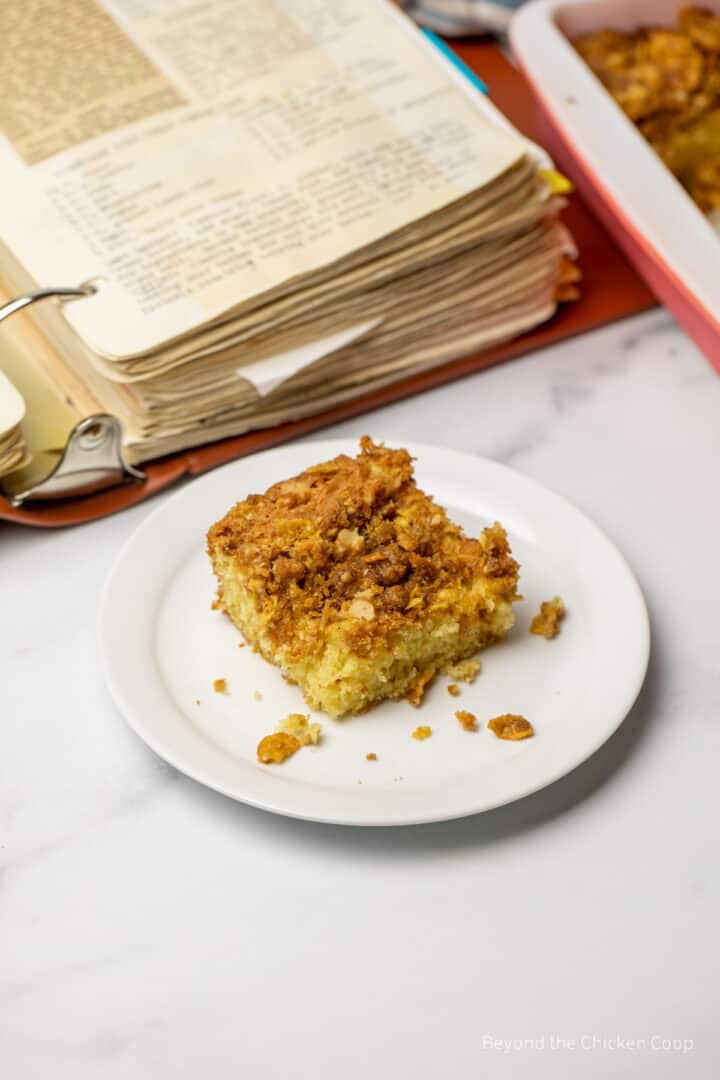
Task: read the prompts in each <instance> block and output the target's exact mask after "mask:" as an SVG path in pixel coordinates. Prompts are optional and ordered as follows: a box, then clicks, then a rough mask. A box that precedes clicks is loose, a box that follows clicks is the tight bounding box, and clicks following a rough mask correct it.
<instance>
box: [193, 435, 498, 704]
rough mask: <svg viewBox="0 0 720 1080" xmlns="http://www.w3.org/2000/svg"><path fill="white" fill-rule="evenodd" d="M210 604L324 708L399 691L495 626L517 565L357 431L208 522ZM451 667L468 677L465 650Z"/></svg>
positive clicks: (492, 637) (394, 455)
mask: <svg viewBox="0 0 720 1080" xmlns="http://www.w3.org/2000/svg"><path fill="white" fill-rule="evenodd" d="M208 551H209V554H210V557H211V559H212V562H213V567H214V569H215V573H216V575H217V577H218V580H219V582H220V590H219V593H220V595H219V604H220V606H221V608H222V609H223V610H224V611H225V612H226V613H227V614H228V616H229V617H230V618H231V619H232V620H233V622H234V623H235V624H236V626H238V627H239V629H240V630H241V631H242V633H243V634H244V635H245V637H246V639H247V641H248V643H249V644H251V645H252V647H253V648H254V649H255V650H256V651H258V652H259V653H261V654H262V655H263V656H264V657H265V658H266V659H268V660H270V662H271V663H274V664H276V665H277V666H278V667H279V668H280V669H281V671H283V672H284V673H285V674H286V677H287V678H288V681H291V680H292V681H293V682H294V683H295V684H297V685H299V686H300V688H301V689H302V691H303V693H304V694H305V697H306V700H307V701H308V704H310V705H312V707H313V708H322V709H324V710H325V711H327V712H328V713H330V715H332V716H336V717H339V716H345V715H349V714H354V713H358V712H361V711H363V710H364V709H366V708H368V707H369V706H370V705H372V704H373V703H375V702H376V701H378V700H381V699H382V698H383V697H401V696H402V695H404V694H406V693H407V692H408V687H410V693H409V697H410V700H412V701H413V702H414V703H416V704H417V703H419V701H420V700H421V698H422V695H423V691H424V690H425V688H426V685H427V683H428V682H429V680H430V679H431V678H432V674H433V672H435V671H437V670H439V669H441V668H443V669H444V666H445V665H446V664H447V663H449V662H452V661H453V660H454V658H456V657H461V656H468V655H471V654H472V653H474V652H475V651H476V650H478V649H481V648H485V647H486V646H487V645H490V644H492V643H493V642H494V641H498V640H500V639H501V638H502V637H504V635H505V633H506V632H507V630H508V628H509V627H510V626H511V625H512V621H513V614H512V604H513V602H514V601H515V600H516V599H517V579H518V566H517V563H516V562H515V560H514V559H513V557H512V555H511V553H510V547H509V544H508V539H507V536H506V534H505V531H504V529H503V528H502V526H501V525H499V524H497V523H495V524H494V525H491V526H489V527H488V528H486V529H485V530H484V531H483V533H482V535H481V536H480V537H479V538H478V539H472V538H470V537H467V536H465V534H464V533H463V531H462V529H461V528H460V527H459V526H457V525H455V524H453V522H451V521H449V520H448V518H447V515H446V513H445V511H444V510H443V509H442V508H441V507H439V506H438V505H437V504H436V503H434V502H433V500H432V499H431V498H430V497H429V496H427V495H425V494H424V493H423V492H422V491H419V490H418V488H417V486H416V484H415V481H414V479H413V475H412V462H411V459H410V456H409V454H408V453H407V451H405V450H389V449H387V448H386V447H384V446H376V445H374V444H373V443H372V442H370V440H369V439H363V440H362V442H361V453H360V454H359V455H358V456H357V457H356V458H350V457H348V456H346V455H340V456H339V457H337V458H335V459H334V460H333V461H328V462H324V463H323V464H321V465H318V466H315V467H314V468H311V469H307V470H306V471H305V472H303V473H301V474H300V475H299V476H296V477H293V478H292V479H291V480H287V481H285V482H284V483H280V484H275V485H274V486H273V487H271V488H269V490H268V491H267V492H266V493H265V494H264V495H251V496H249V497H248V498H247V499H245V500H244V501H243V502H240V503H238V504H237V505H236V506H234V507H233V508H232V509H231V510H230V511H229V512H228V513H227V514H226V515H225V517H224V518H223V519H222V520H221V521H219V522H217V523H216V524H215V525H214V526H213V527H212V528H211V529H210V531H209V533H208ZM470 663H471V665H472V667H471V668H470V669H469V670H468V671H466V672H465V673H464V674H463V675H462V676H459V677H465V678H472V677H473V675H474V674H475V672H476V671H477V669H478V664H477V661H475V662H470Z"/></svg>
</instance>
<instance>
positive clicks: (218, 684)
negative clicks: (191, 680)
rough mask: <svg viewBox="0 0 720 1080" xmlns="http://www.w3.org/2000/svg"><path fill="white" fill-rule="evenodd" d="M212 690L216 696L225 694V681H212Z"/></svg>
mask: <svg viewBox="0 0 720 1080" xmlns="http://www.w3.org/2000/svg"><path fill="white" fill-rule="evenodd" d="M213 690H214V691H215V693H216V694H227V692H228V685H227V679H213Z"/></svg>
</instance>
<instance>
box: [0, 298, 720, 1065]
mask: <svg viewBox="0 0 720 1080" xmlns="http://www.w3.org/2000/svg"><path fill="white" fill-rule="evenodd" d="M365 431H368V432H370V433H371V434H373V435H374V436H375V437H379V438H383V437H385V438H388V439H393V440H400V441H402V440H403V439H417V440H424V441H426V442H435V443H438V444H440V445H444V446H451V447H457V448H460V449H463V450H467V451H470V452H473V453H477V454H482V455H487V456H489V457H492V458H495V459H497V460H499V461H503V462H507V463H510V464H512V465H513V466H515V467H516V468H518V469H521V470H523V471H524V472H526V473H528V474H529V475H531V476H533V477H536V478H537V479H538V480H540V481H542V482H543V483H544V484H546V485H548V486H549V487H551V488H554V489H555V490H556V491H558V492H560V493H561V494H563V495H565V496H567V497H568V498H569V499H571V500H572V501H573V502H575V503H576V504H577V505H578V506H579V507H581V508H582V509H583V510H584V511H586V512H587V513H588V514H589V515H590V516H591V517H593V518H594V519H595V520H596V521H597V522H598V524H599V525H600V526H602V527H603V528H604V529H605V530H607V532H608V533H609V534H610V536H611V537H612V538H613V539H614V540H615V541H616V543H617V544H618V545H619V547H620V548H621V550H622V551H623V552H624V553H625V555H626V556H627V558H628V560H629V561H630V563H631V565H632V566H633V568H634V570H635V572H636V574H637V576H638V578H639V580H640V583H641V585H642V587H643V589H644V592H645V596H646V598H647V602H648V606H649V609H650V616H651V621H652V632H653V647H652V657H651V662H650V668H649V673H648V677H647V681H646V684H645V687H644V689H643V691H642V693H641V696H640V698H639V700H638V702H637V704H636V706H635V708H634V709H633V710H632V712H631V714H630V716H629V717H628V719H627V720H626V721H625V723H624V724H623V725H622V727H621V728H620V730H619V731H618V732H617V734H616V735H615V736H614V737H613V738H612V739H611V740H610V742H609V743H608V744H607V745H606V746H605V747H604V748H603V749H602V750H600V751H599V752H598V753H597V754H596V755H595V756H594V757H593V758H591V759H590V761H588V762H587V763H586V764H585V765H583V766H582V767H580V768H579V769H577V770H576V771H575V772H573V773H572V774H570V775H569V776H568V777H566V778H565V779H564V780H561V781H559V782H558V783H556V784H554V785H553V786H552V787H550V788H548V789H546V790H545V791H543V792H540V793H539V794H537V795H535V796H532V797H530V798H528V799H525V800H523V801H522V802H519V803H517V804H515V805H511V806H508V807H504V808H502V809H499V810H496V811H493V812H492V813H489V814H485V815H481V816H477V817H473V818H468V819H465V820H461V821H456V822H450V823H446V824H441V825H433V826H422V827H416V828H408V829H395V830H392V829H391V830H363V829H346V828H339V827H337V828H336V827H328V826H319V825H311V824H307V823H302V822H297V821H292V820H287V819H283V818H278V817H273V816H271V815H269V814H264V813H262V812H260V811H256V810H253V809H250V808H248V807H245V806H242V805H240V804H235V803H233V802H231V801H230V800H227V799H224V798H223V797H221V796H219V795H215V794H213V793H212V792H210V791H207V790H204V789H203V788H201V787H200V786H199V785H197V784H195V783H193V782H192V781H190V780H188V779H185V778H184V777H183V776H180V775H178V774H177V773H176V772H175V771H174V770H173V769H171V768H169V767H167V766H166V765H164V764H163V763H162V762H161V761H160V760H158V759H157V758H156V757H155V756H154V755H153V754H152V753H151V752H150V751H149V750H147V749H146V747H145V746H144V745H143V744H142V743H141V742H140V741H139V740H138V739H137V738H136V737H135V736H134V735H133V734H132V733H131V732H130V731H129V729H128V728H127V727H126V726H125V724H124V723H123V720H122V718H121V717H120V716H119V714H118V713H117V712H116V710H115V709H114V707H113V705H112V704H111V702H110V700H109V697H108V694H107V692H106V690H105V688H104V686H103V682H102V678H101V675H100V672H99V670H98V663H97V658H96V651H95V637H94V624H95V612H96V605H97V599H98V593H99V590H100V587H101V584H102V581H103V579H104V577H105V575H106V574H107V572H108V569H109V567H110V565H111V563H112V561H113V559H114V557H115V555H116V553H117V551H118V549H119V548H120V546H121V544H122V543H123V541H124V540H125V538H126V537H127V536H129V534H130V533H131V532H132V531H133V529H135V527H136V526H137V525H138V524H139V523H140V522H141V521H142V520H143V518H144V517H145V516H146V515H147V514H148V513H150V512H151V510H152V509H153V508H154V506H155V505H157V503H158V500H157V499H156V500H155V501H154V502H152V503H149V504H145V505H140V506H137V507H135V508H134V509H132V510H130V511H128V512H126V513H124V514H123V515H121V516H118V517H113V518H110V519H108V520H105V521H101V522H98V523H95V524H92V525H87V526H83V527H80V528H76V529H69V530H67V531H63V532H52V533H51V532H46V533H43V532H40V531H32V530H30V529H25V528H19V527H13V526H9V525H5V526H2V527H0V597H2V600H1V601H0V685H1V687H2V692H1V696H0V1073H1V1074H2V1075H3V1076H4V1077H7V1080H30V1078H33V1080H34V1078H42V1080H49V1078H52V1080H98V1078H100V1080H186V1078H187V1080H196V1078H197V1077H200V1076H202V1077H208V1078H213V1080H214V1078H223V1080H224V1078H225V1077H246V1078H248V1080H267V1078H273V1080H275V1078H277V1080H288V1078H292V1077H308V1076H313V1077H314V1078H316V1080H325V1078H328V1080H329V1078H331V1077H332V1078H333V1080H335V1078H337V1077H342V1078H343V1080H355V1078H358V1080H359V1078H361V1077H363V1078H364V1077H367V1076H375V1077H382V1078H384V1077H392V1078H393V1080H395V1078H402V1080H404V1078H408V1080H410V1078H412V1080H430V1078H436V1077H437V1078H446V1077H452V1078H460V1080H465V1078H474V1077H480V1076H490V1077H492V1078H493V1080H494V1078H504V1077H513V1078H516V1077H520V1076H528V1077H530V1076H532V1077H533V1078H541V1080H542V1078H545V1077H547V1078H550V1077H552V1078H553V1080H562V1078H566V1077H567V1078H572V1080H578V1078H579V1077H583V1078H584V1080H594V1078H598V1080H600V1078H602V1080H607V1077H608V1076H610V1075H613V1076H622V1077H629V1076H632V1077H648V1078H650V1077H652V1080H663V1078H666V1077H667V1078H673V1080H676V1078H677V1077H683V1078H686V1077H691V1078H696V1077H697V1078H699V1080H705V1078H708V1080H709V1078H710V1077H712V1076H716V1075H720V1036H719V1035H718V1020H717V1002H718V999H719V997H718V991H719V989H720V987H719V985H718V970H719V964H718V961H719V960H720V955H719V952H720V949H719V941H720V938H719V935H718V932H717V913H718V909H719V908H720V868H719V866H718V858H717V853H718V837H717V827H718V812H719V811H720V797H719V794H718V793H719V791H720V783H718V779H717V773H718V759H719V758H720V678H719V677H718V676H719V670H720V659H719V657H720V649H719V645H720V634H719V633H718V629H717V627H718V614H717V613H718V611H719V610H720V575H719V574H718V570H717V565H718V554H719V551H720V499H718V495H717V492H718V484H719V483H720V481H719V479H718V477H719V476H720V382H719V381H718V379H717V376H716V375H715V374H714V373H713V371H712V370H711V368H710V367H709V366H708V364H707V363H706V362H705V361H704V360H703V359H702V358H701V357H700V356H699V354H698V353H697V351H696V349H695V348H694V347H693V346H692V345H691V344H690V343H689V342H688V340H687V339H686V338H685V337H684V335H683V334H682V333H681V332H680V331H679V330H678V329H677V328H676V327H675V326H674V324H673V323H672V321H671V319H670V318H669V316H668V315H666V314H665V313H664V312H659V311H658V312H653V313H650V314H647V315H644V316H640V317H637V318H635V319H632V320H629V321H626V322H623V323H621V324H618V325H615V326H613V327H610V328H608V329H605V330H602V331H596V332H595V333H593V334H591V335H588V336H585V337H581V338H578V339H576V340H574V341H572V342H570V343H567V344H564V345H561V346H556V347H554V348H552V349H550V350H547V351H546V352H545V353H543V354H535V355H533V356H532V357H529V358H527V359H525V360H521V361H516V362H514V363H512V364H508V365H505V366H502V367H499V368H495V369H493V370H491V371H488V372H484V373H481V374H478V375H476V376H473V377H470V378H467V379H464V380H462V381H460V382H456V383H454V384H452V385H450V386H447V387H444V388H441V389H438V390H435V391H433V392H431V393H427V394H425V395H423V396H420V397H416V398H414V399H412V400H409V401H407V402H404V403H402V404H399V405H395V406H392V407H389V408H386V409H383V410H381V411H378V412H377V413H375V414H373V415H371V416H366V417H362V418H360V419H358V420H353V421H351V422H348V423H345V424H342V425H339V426H338V427H336V428H334V429H333V430H332V431H330V432H322V433H320V434H319V435H318V436H317V437H319V438H323V437H326V436H327V435H352V436H356V435H358V434H360V433H362V432H365ZM716 755H717V756H716ZM573 1040H574V1042H573ZM633 1040H635V1043H633Z"/></svg>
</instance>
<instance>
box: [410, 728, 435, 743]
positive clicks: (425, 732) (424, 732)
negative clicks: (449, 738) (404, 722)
mask: <svg viewBox="0 0 720 1080" xmlns="http://www.w3.org/2000/svg"><path fill="white" fill-rule="evenodd" d="M431 735H432V728H431V727H428V726H427V724H421V725H420V726H419V727H416V728H415V730H414V731H413V733H412V737H413V739H418V740H419V741H421V742H422V740H423V739H429V738H430V736H431Z"/></svg>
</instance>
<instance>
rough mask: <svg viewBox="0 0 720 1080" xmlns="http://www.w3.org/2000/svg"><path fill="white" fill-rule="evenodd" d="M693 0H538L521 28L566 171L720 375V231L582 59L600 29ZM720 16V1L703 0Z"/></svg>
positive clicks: (662, 15)
mask: <svg viewBox="0 0 720 1080" xmlns="http://www.w3.org/2000/svg"><path fill="white" fill-rule="evenodd" d="M687 3H688V0H535V2H533V3H530V4H528V5H527V6H526V7H523V8H522V9H521V11H520V12H518V14H517V15H516V16H515V18H514V19H513V22H512V24H511V29H510V40H511V44H512V48H513V52H514V54H515V56H516V58H517V60H518V63H519V64H520V66H521V67H522V69H523V72H524V74H525V75H526V77H527V79H528V81H529V83H530V86H531V88H532V90H533V93H534V94H535V97H536V98H537V101H538V103H539V106H540V109H541V111H542V114H543V118H544V121H545V128H546V142H547V145H548V149H549V150H551V152H552V153H553V155H554V157H555V159H556V161H557V162H558V165H559V166H560V167H561V168H562V169H563V170H564V171H565V172H567V174H568V175H569V176H570V177H571V179H572V180H573V181H574V182H575V184H576V185H577V187H578V190H579V191H580V192H581V193H582V195H583V197H584V198H585V200H586V201H587V202H588V203H589V205H590V206H591V207H592V209H593V210H594V211H595V213H596V214H597V216H598V217H599V218H600V220H601V221H602V222H603V223H604V224H605V226H606V227H607V229H608V231H609V232H611V233H612V235H613V237H614V238H615V240H616V241H617V243H618V244H619V245H620V247H622V249H623V250H624V251H625V253H626V255H627V256H628V258H629V259H630V260H631V261H632V263H633V264H634V265H635V267H636V269H637V270H638V271H639V272H640V273H641V274H642V276H643V277H644V278H645V280H646V281H647V283H648V285H649V286H650V287H651V289H652V290H653V292H655V294H656V295H657V296H658V297H659V299H660V300H662V301H663V303H664V304H666V305H667V307H668V308H670V310H671V311H672V312H673V314H674V315H675V317H676V318H677V320H678V322H679V323H680V324H681V325H682V326H683V327H684V328H685V330H686V331H687V333H688V334H689V335H690V336H691V337H692V338H693V339H694V340H695V341H696V342H697V344H698V345H699V347H700V348H701V349H702V351H703V352H704V353H705V355H706V356H707V358H708V359H709V360H710V362H711V363H712V364H713V365H714V366H715V367H716V368H717V369H718V370H720V235H718V233H717V232H716V231H715V229H714V228H713V226H712V225H711V224H710V222H709V221H708V219H707V218H706V217H705V216H704V215H703V214H702V213H701V212H700V210H698V208H697V207H696V206H695V204H694V203H693V201H692V199H691V198H690V197H689V196H688V195H687V194H686V192H685V191H684V190H683V188H682V187H681V185H680V184H679V183H678V181H677V180H676V179H675V178H674V176H673V175H672V174H671V173H670V172H669V171H668V170H667V169H666V168H665V166H664V165H663V163H662V162H661V161H660V159H659V158H658V157H657V155H656V154H655V151H654V150H653V149H652V148H651V147H650V146H649V145H648V144H647V143H646V142H645V140H644V139H643V137H642V136H641V135H640V133H639V132H638V131H637V130H636V128H635V127H634V125H633V124H632V122H631V121H630V120H628V118H627V117H626V116H625V114H624V113H623V112H622V110H621V109H620V108H619V106H617V105H616V104H615V102H614V101H613V100H612V98H611V97H610V95H609V94H608V93H607V91H606V90H605V89H604V87H603V86H602V84H601V83H600V82H599V80H598V79H596V78H595V76H594V75H593V73H592V72H591V71H590V69H589V68H588V67H587V65H586V64H585V63H584V61H583V60H581V58H580V57H579V56H578V54H577V53H576V52H575V50H574V49H573V48H572V46H571V45H570V42H569V40H568V39H569V38H573V37H576V36H577V35H579V34H585V33H589V32H591V31H593V30H602V29H615V30H633V29H637V28H638V27H639V26H643V25H665V26H670V25H671V24H672V23H673V22H674V19H675V15H676V12H677V11H678V10H679V8H681V7H683V6H685V4H687ZM703 6H705V7H709V8H712V9H713V10H715V11H717V12H718V14H720V0H714V2H712V0H703Z"/></svg>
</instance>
